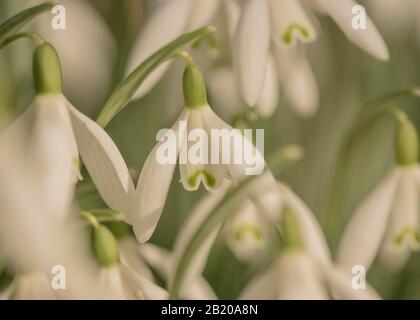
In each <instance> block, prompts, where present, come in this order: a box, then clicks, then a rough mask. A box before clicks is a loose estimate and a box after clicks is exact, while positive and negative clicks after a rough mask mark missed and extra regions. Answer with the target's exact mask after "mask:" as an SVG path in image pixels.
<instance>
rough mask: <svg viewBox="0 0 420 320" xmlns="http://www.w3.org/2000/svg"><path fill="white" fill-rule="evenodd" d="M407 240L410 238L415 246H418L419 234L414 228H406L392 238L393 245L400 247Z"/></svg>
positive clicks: (419, 243) (419, 241)
mask: <svg viewBox="0 0 420 320" xmlns="http://www.w3.org/2000/svg"><path fill="white" fill-rule="evenodd" d="M407 238H411V239H412V240H413V241H414V243H415V245H416V246H420V233H419V231H418V230H417V229H416V228H415V227H406V228H404V229H403V230H401V232H400V233H399V234H398V235H397V236H396V237H395V238H394V244H395V245H396V246H397V247H401V246H403V245H404V243H405V242H406V239H407Z"/></svg>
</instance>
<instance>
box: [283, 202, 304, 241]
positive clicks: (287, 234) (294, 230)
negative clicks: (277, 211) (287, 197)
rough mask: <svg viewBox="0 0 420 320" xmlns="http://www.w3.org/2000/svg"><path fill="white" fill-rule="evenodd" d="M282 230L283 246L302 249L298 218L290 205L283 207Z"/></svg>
mask: <svg viewBox="0 0 420 320" xmlns="http://www.w3.org/2000/svg"><path fill="white" fill-rule="evenodd" d="M280 231H281V235H282V237H281V240H282V246H283V247H284V248H287V249H300V248H302V247H303V243H302V237H301V233H300V229H299V223H298V220H297V219H296V215H295V214H294V213H293V211H292V210H291V209H290V208H289V207H288V206H286V207H285V208H284V209H283V213H282V218H281V222H280Z"/></svg>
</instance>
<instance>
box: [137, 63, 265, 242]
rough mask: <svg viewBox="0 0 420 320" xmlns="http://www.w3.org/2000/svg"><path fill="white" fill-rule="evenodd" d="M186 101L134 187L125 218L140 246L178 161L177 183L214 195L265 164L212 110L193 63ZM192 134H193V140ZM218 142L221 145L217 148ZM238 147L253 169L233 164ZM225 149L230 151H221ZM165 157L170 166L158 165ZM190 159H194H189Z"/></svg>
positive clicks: (187, 74)
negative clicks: (250, 159)
mask: <svg viewBox="0 0 420 320" xmlns="http://www.w3.org/2000/svg"><path fill="white" fill-rule="evenodd" d="M184 98H185V102H186V107H185V108H184V110H183V112H182V113H181V116H180V117H179V118H178V120H177V121H176V123H175V124H174V126H173V127H172V129H171V130H170V131H168V132H167V133H166V134H165V135H164V136H163V137H160V142H159V143H158V144H157V145H156V146H155V147H154V148H153V150H152V151H151V153H150V154H149V156H148V157H147V159H146V162H145V164H144V166H143V169H142V171H141V174H140V178H139V181H138V184H137V188H136V197H135V201H134V205H133V207H132V209H131V211H130V217H129V219H130V220H131V221H132V223H133V225H134V231H135V233H136V236H137V238H138V239H139V240H140V241H141V242H145V241H147V240H148V239H149V238H150V237H151V235H152V233H153V231H154V230H155V228H156V225H157V222H158V220H159V218H160V215H161V213H162V210H163V207H164V204H165V200H166V196H167V193H168V189H169V186H170V183H171V181H172V177H173V174H174V170H175V167H176V163H177V161H178V159H179V162H180V175H181V182H182V184H183V186H184V188H185V189H186V190H190V191H193V190H197V189H198V187H199V186H200V184H201V183H203V185H204V186H205V188H206V189H207V190H209V191H213V190H217V189H218V188H219V187H220V186H221V185H222V183H223V181H224V180H225V179H228V180H232V179H241V177H243V176H245V175H246V174H258V172H262V170H263V168H264V165H265V162H264V159H263V158H262V156H261V154H260V153H259V152H258V151H257V150H256V148H255V147H254V146H253V145H252V142H251V141H249V140H248V139H247V138H246V137H244V136H242V135H241V133H240V131H239V130H235V129H233V128H231V127H230V126H229V125H228V124H226V123H225V122H224V121H223V120H221V119H220V118H219V117H218V116H217V115H216V114H215V113H214V112H213V111H212V109H211V108H210V106H209V105H208V103H207V94H206V88H205V84H204V80H203V77H202V74H201V71H200V70H199V69H198V67H197V66H195V65H194V64H189V65H188V66H187V68H186V71H185V73H184ZM212 129H217V130H218V132H219V133H220V134H221V136H220V137H218V138H217V139H216V138H214V136H213V134H212ZM191 133H193V134H194V137H193V139H192V140H191V139H190V134H191ZM224 136H227V138H228V141H223V140H226V139H224V138H223V137H224ZM219 139H221V140H222V144H221V145H219V143H220V140H219ZM226 142H229V144H227V143H226ZM239 145H241V146H242V147H241V150H240V154H239V155H240V156H244V157H245V156H246V155H247V154H249V155H251V154H252V155H254V156H255V163H254V166H253V168H250V166H252V165H250V166H248V164H246V163H245V161H243V160H239V161H236V160H234V159H235V149H236V147H238V146H239ZM163 146H165V147H164V148H163ZM178 146H179V148H178ZM213 146H218V147H215V148H213ZM225 148H229V149H228V150H223V149H225ZM196 149H198V150H199V151H197V150H196ZM210 151H211V152H210ZM168 154H169V157H170V159H169V160H170V161H168V163H164V164H162V163H160V162H159V159H160V158H165V157H166V158H167V157H168ZM197 154H198V155H197ZM223 154H227V156H228V157H229V159H227V161H226V162H225V160H224V159H222V157H223ZM191 155H192V157H193V158H194V159H191ZM213 160H214V161H213ZM214 162H217V163H216V164H215V163H214ZM250 171H252V173H249V172H250ZM254 171H255V173H253V172H254Z"/></svg>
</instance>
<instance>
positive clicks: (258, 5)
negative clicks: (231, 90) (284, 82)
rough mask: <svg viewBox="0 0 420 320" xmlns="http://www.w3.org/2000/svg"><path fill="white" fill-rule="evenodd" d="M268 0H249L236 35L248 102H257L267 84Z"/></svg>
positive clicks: (236, 60)
mask: <svg viewBox="0 0 420 320" xmlns="http://www.w3.org/2000/svg"><path fill="white" fill-rule="evenodd" d="M269 19H270V17H269V10H268V3H267V0H245V1H244V5H243V9H242V15H241V17H240V19H239V24H238V29H237V32H236V35H235V39H234V48H233V51H234V52H233V54H234V57H233V59H234V67H235V74H236V75H237V76H238V81H239V90H240V94H241V96H242V97H243V98H244V100H245V102H246V103H247V104H248V105H250V106H254V105H255V104H256V103H257V101H258V98H259V96H260V94H261V90H262V87H263V85H264V79H265V71H266V67H267V59H268V49H269V46H270V22H269Z"/></svg>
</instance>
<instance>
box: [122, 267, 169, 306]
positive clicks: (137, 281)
mask: <svg viewBox="0 0 420 320" xmlns="http://www.w3.org/2000/svg"><path fill="white" fill-rule="evenodd" d="M120 270H121V272H122V274H123V275H124V277H125V278H126V280H127V281H128V283H129V285H130V287H131V289H132V290H133V291H134V293H135V295H136V296H137V297H141V298H143V299H145V300H166V299H168V292H167V291H166V290H164V289H162V288H161V287H159V286H158V285H156V284H154V283H153V282H151V281H150V280H148V279H146V278H143V277H142V276H140V275H139V274H137V273H135V272H134V271H133V270H131V269H130V268H128V267H127V266H125V265H123V264H121V265H120Z"/></svg>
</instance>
